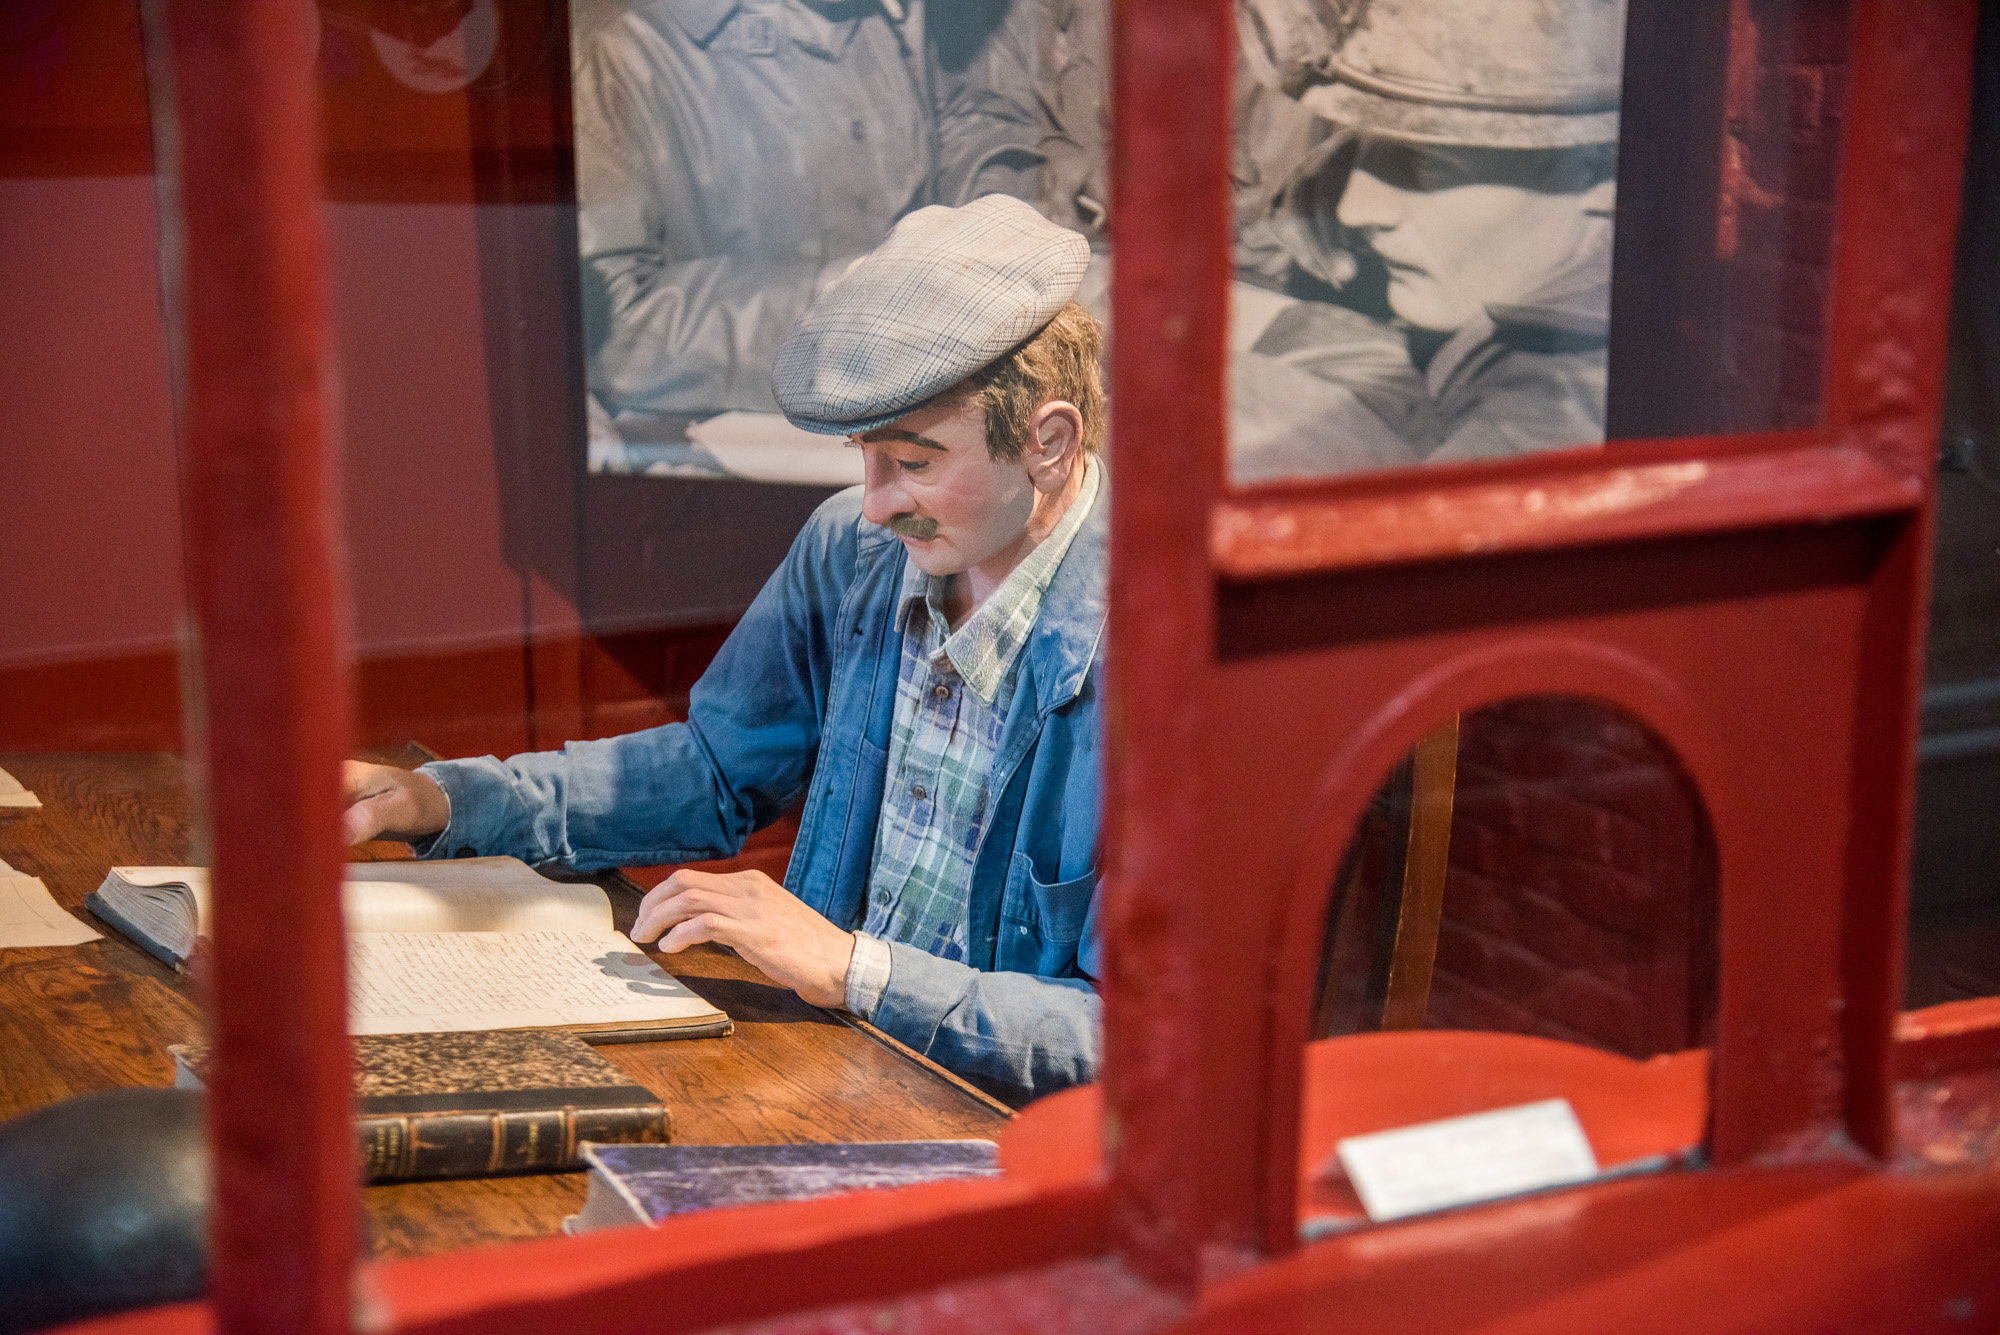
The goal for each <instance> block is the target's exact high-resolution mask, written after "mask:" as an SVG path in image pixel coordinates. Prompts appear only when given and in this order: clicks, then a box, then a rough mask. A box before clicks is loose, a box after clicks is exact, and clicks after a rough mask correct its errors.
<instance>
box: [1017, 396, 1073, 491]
mask: <svg viewBox="0 0 2000 1335" xmlns="http://www.w3.org/2000/svg"><path fill="white" fill-rule="evenodd" d="M1082 459H1083V414H1082V413H1081V412H1079V411H1078V410H1077V407H1076V405H1075V404H1073V403H1071V402H1070V401H1069V400H1067V399H1050V400H1049V401H1048V402H1047V403H1045V404H1043V405H1042V406H1041V407H1039V408H1037V409H1035V411H1034V414H1033V415H1032V416H1030V417H1029V418H1028V445H1027V448H1026V449H1024V450H1022V451H1021V462H1022V463H1023V464H1025V465H1026V466H1027V469H1028V477H1029V478H1030V479H1031V480H1032V481H1033V482H1034V484H1035V490H1036V491H1039V492H1043V493H1046V494H1049V495H1053V494H1054V493H1056V492H1058V491H1061V490H1062V489H1063V487H1064V486H1065V485H1066V484H1067V483H1068V482H1069V479H1070V474H1071V473H1072V472H1074V471H1075V469H1076V467H1077V465H1078V464H1079V463H1080V462H1081V461H1082Z"/></svg>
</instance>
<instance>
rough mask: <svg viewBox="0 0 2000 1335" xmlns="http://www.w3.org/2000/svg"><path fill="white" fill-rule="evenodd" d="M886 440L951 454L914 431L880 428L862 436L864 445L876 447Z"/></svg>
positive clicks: (890, 427) (887, 427) (927, 437)
mask: <svg viewBox="0 0 2000 1335" xmlns="http://www.w3.org/2000/svg"><path fill="white" fill-rule="evenodd" d="M885 440H906V441H908V442H909V443H910V444H912V445H921V446H923V447H924V448H925V449H927V450H936V451H937V452H938V453H939V454H949V453H951V451H950V450H949V449H947V448H945V447H944V446H943V445H940V444H938V443H937V442H936V441H934V440H932V439H931V438H930V437H929V436H920V435H918V434H917V433H916V432H914V431H905V430H903V429H902V428H901V427H893V426H878V427H876V428H875V429H874V430H873V431H868V432H864V433H862V436H861V443H862V444H864V445H876V444H879V443H881V442H882V441H885Z"/></svg>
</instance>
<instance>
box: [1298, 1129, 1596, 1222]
mask: <svg viewBox="0 0 2000 1335" xmlns="http://www.w3.org/2000/svg"><path fill="white" fill-rule="evenodd" d="M1335 1149H1336V1151H1337V1152H1338V1153H1339V1155H1340V1164H1341V1167H1343V1168H1345V1169H1346V1170H1347V1176H1348V1178H1349V1179H1350V1180H1351V1181H1352V1182H1353V1183H1354V1190H1355V1193H1356V1194H1357V1195H1359V1196H1360V1197H1361V1204H1362V1205H1363V1206H1365V1207H1366V1208H1367V1210H1368V1217H1369V1218H1370V1219H1373V1220H1376V1221H1377V1222H1380V1221H1382V1220H1385V1219H1403V1218H1406V1217H1408V1216H1410V1215H1414V1214H1424V1213H1427V1212H1428V1211H1431V1210H1444V1209H1449V1208H1451V1207H1452V1206H1455V1205H1470V1204H1472V1203H1473V1202H1474V1201H1491V1200H1498V1199H1499V1198H1500V1197H1502V1196H1516V1195H1519V1194H1520V1193H1522V1192H1524V1191H1539V1190H1541V1189H1542V1188H1544V1187H1554V1186H1562V1185H1565V1184H1567V1183H1571V1182H1583V1181H1587V1180H1588V1179H1590V1178H1592V1177H1594V1176H1596V1174H1597V1156H1596V1155H1595V1154H1594V1153H1593V1152H1592V1151H1591V1148H1590V1141H1589V1139H1588V1138H1587V1137H1585V1135H1584V1134H1583V1126H1582V1124H1581V1123H1579V1122H1578V1121H1577V1120H1576V1112H1575V1111H1574V1110H1573V1109H1572V1108H1571V1107H1570V1106H1569V1100H1568V1099H1544V1100H1542V1101H1541V1102H1539V1103H1523V1104H1521V1105H1520V1106H1518V1107H1514V1108H1500V1109H1497V1110H1495V1111H1493V1112H1483V1113H1474V1114H1472V1115H1471V1116H1469V1117H1448V1118H1445V1119H1444V1120H1443V1121H1438V1122H1423V1123H1420V1124H1418V1125H1416V1126H1405V1127H1398V1128H1397V1129H1396V1130H1394V1131H1377V1132H1376V1133H1374V1134H1373V1135H1368V1136H1349V1137H1348V1138H1347V1139H1345V1140H1343V1141H1341V1142H1340V1143H1339V1144H1338V1145H1337V1146H1335Z"/></svg>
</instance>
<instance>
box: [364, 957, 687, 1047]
mask: <svg viewBox="0 0 2000 1335" xmlns="http://www.w3.org/2000/svg"><path fill="white" fill-rule="evenodd" d="M347 950H348V958H347V974H348V989H349V997H348V1028H349V1029H350V1030H351V1031H352V1032H353V1033H356V1034H414V1033H427V1032H439V1031H444V1032H449V1031H458V1030H467V1029H530V1028H547V1027H550V1026H554V1025H561V1024H611V1023H619V1022H629V1023H637V1022H641V1021H645V1020H668V1019H687V1018H692V1017H696V1016H703V1015H709V1014H712V1013H713V1012H714V1007H712V1006H710V1005H709V1004H708V1003H707V1002H706V1001H703V1000H702V999H701V998H700V997H698V996H696V995H695V994H694V993H692V992H690V991H688V989H687V988H686V987H685V986H683V985H682V984H681V983H680V982H679V981H677V980H676V979H675V978H674V977H673V976H672V975H671V974H669V973H668V972H667V971H666V970H664V969H662V968H661V967H660V966H659V965H657V964H655V963H653V961H652V960H650V959H648V958H647V957H646V956H645V954H644V953H642V952H641V951H640V950H639V948H638V947H637V946H635V945H633V944H632V942H631V941H630V940H629V939H628V938H627V937H626V936H625V935H624V934H623V933H620V932H394V933H381V932H364V933H360V934H358V935H355V936H350V937H349V938H348V939H347Z"/></svg>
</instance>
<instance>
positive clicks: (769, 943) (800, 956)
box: [632, 871, 854, 1006]
mask: <svg viewBox="0 0 2000 1335" xmlns="http://www.w3.org/2000/svg"><path fill="white" fill-rule="evenodd" d="M661 932H665V933H666V936H665V937H663V938H662V939H661V941H660V947H659V948H660V949H661V950H662V951H665V952H667V953H669V954H671V953H672V952H674V951H676V950H681V949H684V948H686V947H688V946H691V945H693V944H694V943H695V942H697V941H714V942H716V943H717V944H719V945H725V946H731V947H733V948H734V949H735V950H736V953H737V954H739V955H741V956H742V957H743V958H744V959H746V960H749V961H750V962H751V963H752V964H754V965H756V966H757V967H758V968H760V969H762V970H763V971H764V972H765V973H767V974H769V975H770V976H771V977H772V979H774V980H775V981H777V982H779V983H782V984H784V985H785V986H786V987H789V988H791V989H792V990H793V991H794V992H797V993H798V994H799V995H800V996H801V997H803V998H804V999H805V1000H807V1001H809V1002H811V1003H812V1004H813V1005H815V1006H840V1005H843V1004H845V1002H846V1000H847V962H848V960H849V959H851V958H852V957H853V955H854V937H853V935H852V934H850V933H848V932H843V931H841V930H840V929H839V928H838V927H835V926H834V925H833V924H832V923H830V922H828V921H827V920H826V919H825V918H822V917H821V916H820V915H819V914H817V913H815V912H813V911H812V910H811V909H809V908H807V907H806V906H805V904H804V903H802V902H801V901H800V900H799V899H798V897H797V896H795V895H794V894H792V892H791V891H789V890H787V889H785V887H784V886H782V885H779V884H778V883H777V882H776V881H774V880H772V879H771V878H770V877H768V876H766V875H765V874H764V873H763V872H761V871H739V872H730V873H729V874H727V875H718V874H716V873H715V872H707V871H677V872H675V873H674V874H673V875H672V876H669V877H668V878H667V879H666V880H664V881H661V882H660V883H659V884H658V885H656V886H654V887H653V889H652V891H651V893H649V894H648V895H647V896H646V897H645V899H643V900H641V901H640V903H639V917H638V919H637V921H635V922H634V923H633V924H632V939H633V940H634V941H651V940H652V939H653V938H654V937H656V936H659V935H660V933H661Z"/></svg>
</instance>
